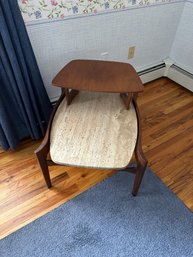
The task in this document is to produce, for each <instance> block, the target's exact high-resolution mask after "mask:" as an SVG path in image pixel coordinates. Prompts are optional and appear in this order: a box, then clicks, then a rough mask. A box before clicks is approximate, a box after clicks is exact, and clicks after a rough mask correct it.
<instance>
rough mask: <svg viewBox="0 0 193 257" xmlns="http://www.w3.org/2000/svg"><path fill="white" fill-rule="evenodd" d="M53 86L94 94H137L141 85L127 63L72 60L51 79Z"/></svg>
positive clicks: (140, 89)
mask: <svg viewBox="0 0 193 257" xmlns="http://www.w3.org/2000/svg"><path fill="white" fill-rule="evenodd" d="M52 83H53V85H54V86H58V87H62V88H68V89H75V90H82V91H95V92H111V93H128V92H131V93H137V92H142V91H143V84H142V82H141V79H140V78H139V76H138V75H137V73H136V71H135V69H134V68H133V67H132V66H131V65H130V64H128V63H121V62H111V61H100V60H73V61H71V62H69V63H68V64H67V65H66V66H65V67H64V68H63V69H62V70H61V71H60V72H59V73H58V74H57V75H56V76H55V78H54V79H53V81H52Z"/></svg>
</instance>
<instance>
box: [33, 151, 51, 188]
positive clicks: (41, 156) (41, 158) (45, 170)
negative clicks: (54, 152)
mask: <svg viewBox="0 0 193 257" xmlns="http://www.w3.org/2000/svg"><path fill="white" fill-rule="evenodd" d="M36 156H37V159H38V162H39V165H40V167H41V170H42V174H43V176H44V179H45V182H46V185H47V187H48V188H50V187H51V186H52V184H51V180H50V173H49V169H48V164H47V159H46V157H45V156H44V154H42V153H41V152H39V153H36Z"/></svg>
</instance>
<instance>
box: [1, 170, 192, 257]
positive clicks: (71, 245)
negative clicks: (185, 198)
mask: <svg viewBox="0 0 193 257" xmlns="http://www.w3.org/2000/svg"><path fill="white" fill-rule="evenodd" d="M132 182H133V175H132V174H129V173H126V172H120V173H118V174H116V175H114V176H112V177H111V178H109V179H107V180H105V181H103V182H101V183H100V184H98V185H96V186H95V187H93V188H92V189H90V190H88V191H86V192H84V193H82V194H81V195H79V196H77V197H76V198H74V199H72V200H71V201H69V202H67V203H65V204H63V205H62V206H60V207H59V208H57V209H55V210H53V211H52V212H50V213H48V214H47V215H45V216H43V217H42V218H40V219H38V220H36V221H34V222H32V223H31V224H29V225H27V226H26V227H24V228H22V229H20V230H18V231H17V232H15V233H13V234H12V235H10V236H8V237H6V238H5V239H3V240H1V241H0V256H1V257H12V256H14V257H36V256H38V257H41V256H42V257H49V256H50V257H57V256H66V257H95V256H96V257H134V256H135V257H146V256H148V257H152V256H155V257H161V256H162V257H167V256H169V257H175V256H178V257H183V256H184V257H192V256H193V213H192V212H191V211H190V210H188V209H187V208H186V207H185V205H184V204H183V203H182V202H181V201H180V200H179V199H178V198H177V197H176V196H175V195H174V194H173V193H172V192H171V191H170V190H169V189H168V188H167V187H166V186H165V185H164V184H163V183H162V182H161V181H160V179H159V178H158V177H156V176H155V175H154V174H153V173H152V172H151V171H149V170H147V172H146V174H145V176H144V180H143V183H142V185H141V190H140V192H139V195H138V196H137V197H133V196H132V195H131V194H130V191H131V185H132Z"/></svg>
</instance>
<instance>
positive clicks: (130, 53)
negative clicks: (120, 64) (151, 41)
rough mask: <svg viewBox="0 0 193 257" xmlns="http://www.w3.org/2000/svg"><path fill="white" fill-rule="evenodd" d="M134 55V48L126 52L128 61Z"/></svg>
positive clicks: (131, 47)
mask: <svg viewBox="0 0 193 257" xmlns="http://www.w3.org/2000/svg"><path fill="white" fill-rule="evenodd" d="M134 55H135V46H130V47H129V51H128V59H131V58H133V57H134Z"/></svg>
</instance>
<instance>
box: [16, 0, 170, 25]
mask: <svg viewBox="0 0 193 257" xmlns="http://www.w3.org/2000/svg"><path fill="white" fill-rule="evenodd" d="M171 1H174V0H18V2H19V7H20V10H21V13H22V15H23V18H24V21H25V22H30V21H34V20H41V19H64V18H65V17H67V16H73V15H80V14H81V15H84V14H96V13H99V12H104V11H109V10H111V11H112V10H118V9H125V8H129V7H135V6H144V5H146V6H147V5H151V4H156V3H164V2H171Z"/></svg>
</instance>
